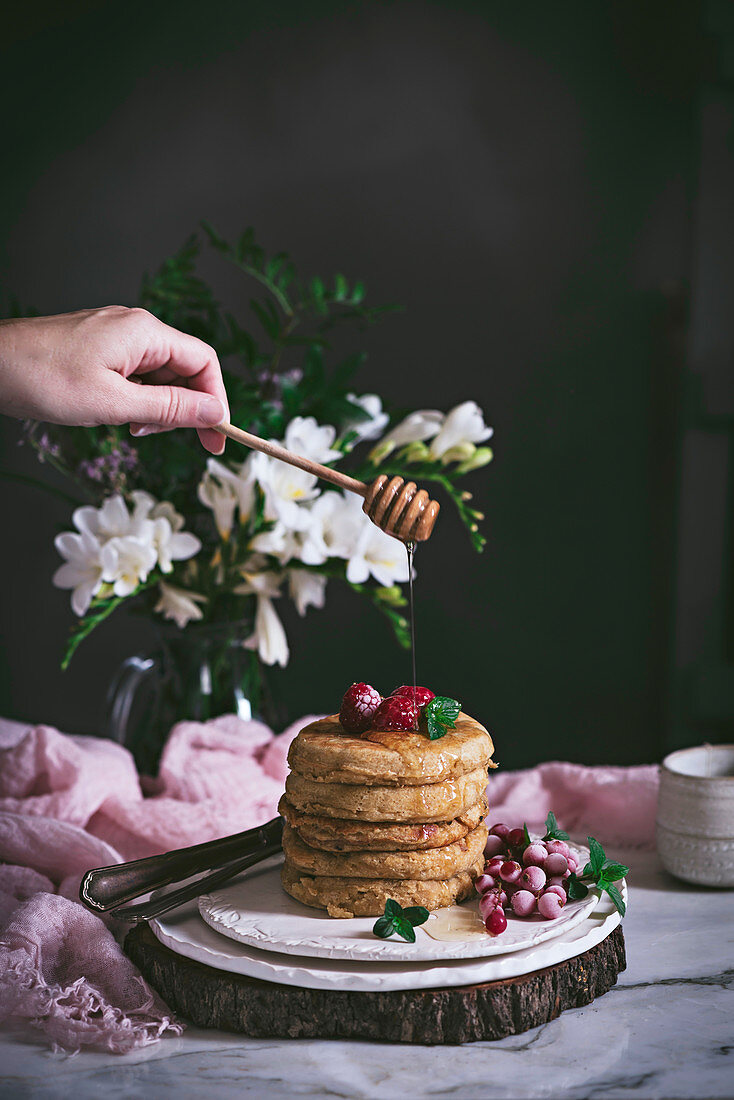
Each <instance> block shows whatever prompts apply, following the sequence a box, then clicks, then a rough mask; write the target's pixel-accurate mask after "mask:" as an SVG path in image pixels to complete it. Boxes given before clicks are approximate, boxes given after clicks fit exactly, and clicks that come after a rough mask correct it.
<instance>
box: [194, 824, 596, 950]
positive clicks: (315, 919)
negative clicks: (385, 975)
mask: <svg viewBox="0 0 734 1100" xmlns="http://www.w3.org/2000/svg"><path fill="white" fill-rule="evenodd" d="M574 848H575V849H576V851H577V852H578V855H579V862H580V864H581V865H583V863H585V862H586V860H587V858H588V850H587V849H585V848H583V847H581V846H580V845H578V846H576V845H574ZM281 862H282V857H275V859H274V860H271V861H268V863H263V864H261V865H260V867H258V868H257V869H256V870H255V871H254V872H246V873H245V874H244V875H243V876H241V877H239V878H237V879H235V880H234V882H232V883H231V884H230V885H228V886H227V887H225V888H224V889H223V890H218V891H216V893H213V894H203V895H202V896H201V897H200V898H199V912H200V913H201V916H202V917H203V919H204V920H205V921H206V923H207V924H208V925H209V926H210V927H211V928H213V929H214V930H215V931H216V932H220V933H221V934H222V935H224V936H228V937H229V938H230V939H233V940H237V941H238V942H240V943H245V944H249V945H250V946H251V947H257V948H260V949H261V950H264V951H276V952H279V953H280V954H284V955H298V956H301V957H303V956H305V957H308V958H321V959H352V960H354V961H359V962H370V961H374V962H380V963H387V962H393V963H394V962H430V961H433V960H446V959H476V958H485V957H487V956H491V955H506V954H509V953H511V952H514V951H524V950H525V949H527V948H529V947H534V946H536V945H537V944H539V943H543V942H545V941H546V940H552V939H555V938H557V937H558V936H564V935H565V934H566V933H567V932H569V931H570V930H571V929H572V928H575V926H576V925H577V924H580V923H581V921H583V920H584V919H585V918H586V917H587V916H588V915H589V913H591V911H592V910H593V909H594V906H595V905H596V902H597V896H596V894H589V896H588V897H586V898H584V899H583V900H582V901H569V902H568V903H567V904H566V906H565V907H564V909H563V911H562V913H561V915H560V917H557V918H556V919H555V920H550V921H547V920H543V919H542V918H540V917H531V918H529V919H528V918H525V919H520V918H518V917H513V916H512V915H509V914H508V918H507V929H506V931H505V932H503V933H502V935H500V936H496V937H492V936H489V935H487V934H486V933H485V932H484V931H483V930H482V928H481V924H479V922H478V921H477V929H478V934H475V935H472V936H469V937H467V938H466V939H460V940H456V939H452V940H436V939H433V938H432V937H431V936H430V935H429V934H428V932H427V931H426V927H427V926H428V927H430V924H431V922H437V921H438V920H444V921H445V919H446V915H447V914H450V913H451V911H452V910H461V911H466V909H467V908H469V907H474V908H475V909H476V908H477V907H478V899H474V900H472V901H468V902H464V903H463V905H461V906H451V907H450V909H448V910H447V909H442V910H439V911H438V913H432V914H431V916H430V917H429V921H428V922H427V926H421V927H419V928H416V942H415V943H406V942H405V941H404V940H400V939H389V940H382V939H378V938H377V937H376V936H375V935H374V934H373V932H372V927H373V925H374V923H375V918H374V917H353V918H351V919H349V920H335V919H334V918H332V917H329V916H328V915H327V914H326V913H325V912H322V911H320V910H318V909H311V908H309V907H308V906H306V905H302V904H301V903H300V902H298V901H295V900H294V899H293V898H291V897H290V896H289V895H288V894H286V893H285V891H284V890H283V887H282V886H281V883H280V864H281ZM439 914H440V916H439Z"/></svg>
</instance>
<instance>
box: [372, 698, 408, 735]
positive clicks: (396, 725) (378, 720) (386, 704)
mask: <svg viewBox="0 0 734 1100" xmlns="http://www.w3.org/2000/svg"><path fill="white" fill-rule="evenodd" d="M370 728H371V729H373V730H395V731H401V732H407V731H408V730H414V729H417V728H418V711H417V710H416V707H415V704H414V703H413V700H412V699H409V698H408V697H407V695H391V696H390V697H389V698H388V699H383V700H382V702H381V703H380V705H379V707H378V708H377V710H376V711H375V713H374V715H373V716H372V721H371V722H370Z"/></svg>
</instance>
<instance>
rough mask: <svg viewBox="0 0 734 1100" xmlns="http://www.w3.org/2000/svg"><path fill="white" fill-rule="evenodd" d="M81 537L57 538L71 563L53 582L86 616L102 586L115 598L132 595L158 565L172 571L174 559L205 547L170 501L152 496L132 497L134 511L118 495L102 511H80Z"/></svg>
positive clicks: (75, 517)
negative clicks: (69, 592)
mask: <svg viewBox="0 0 734 1100" xmlns="http://www.w3.org/2000/svg"><path fill="white" fill-rule="evenodd" d="M73 520H74V524H75V526H76V528H77V530H78V531H79V535H76V534H73V533H71V532H68V533H66V534H64V535H60V536H59V538H58V539H57V540H56V548H57V550H58V551H59V553H60V554H62V556H63V557H65V558H67V565H66V566H62V567H61V568H60V569H59V570H57V572H56V574H55V577H54V583H55V584H56V585H57V586H58V587H60V588H72V589H74V594H73V595H72V608H73V609H74V612H75V613H76V614H77V615H83V614H84V613H85V612H86V611H87V609H88V608H89V604H90V602H91V600H92V598H93V597H94V596H95V595H96V594H97V592H99V590H100V588H101V586H102V583H106V584H110V585H112V588H113V591H114V593H115V595H116V596H129V595H130V594H131V593H132V592H133V591H134V590H135V589H136V588H137V586H138V584H140V583H141V582H143V581H145V580H147V578H148V576H149V574H150V572H151V570H152V569H154V568H155V567H156V565H157V566H159V567H160V569H161V570H162V571H163V572H164V573H170V571H171V570H172V568H173V562H174V561H183V560H184V559H186V558H190V557H193V555H194V554H196V553H198V551H199V550H200V549H201V543H200V542H199V540H198V539H197V538H196V537H195V536H194V535H192V534H190V533H189V532H187V531H182V530H181V528H182V527H183V522H184V521H183V517H182V516H180V515H179V514H178V512H176V510H175V509H174V507H173V505H172V504H171V503H170V502H168V501H160V502H158V501H156V500H155V498H154V497H152V496H151V495H150V493H145V492H143V491H137V492H135V493H133V494H132V510H130V509H129V508H128V506H127V504H126V503H125V500H124V498H123V497H122V496H120V494H117V493H116V494H115V495H113V496H111V497H108V498H107V500H105V501H104V503H103V504H102V507H101V508H92V507H85V508H77V509H76V511H75V512H74V515H73Z"/></svg>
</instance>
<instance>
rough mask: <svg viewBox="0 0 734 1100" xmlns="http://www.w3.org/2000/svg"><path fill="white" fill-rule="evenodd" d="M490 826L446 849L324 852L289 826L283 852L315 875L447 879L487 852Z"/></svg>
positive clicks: (295, 867)
mask: <svg viewBox="0 0 734 1100" xmlns="http://www.w3.org/2000/svg"><path fill="white" fill-rule="evenodd" d="M486 841H487V826H486V825H479V826H478V828H476V829H474V830H473V831H472V832H471V833H469V834H468V836H464V837H462V838H461V840H455V841H454V843H453V844H447V845H446V846H445V847H443V848H428V849H425V850H424V851H420V852H324V851H322V850H321V849H320V848H309V846H308V844H304V843H303V841H302V840H301V838H300V837H299V836H298V833H296V832H294V831H293V829H291V828H290V826H288V825H286V827H285V829H284V830H283V851H284V852H285V858H286V859H287V860H288V863H289V864H290V866H291V867H293V868H294V869H295V870H298V871H305V872H307V873H308V874H311V875H322V876H323V875H331V876H334V875H336V876H338V877H340V878H390V879H447V878H452V877H453V876H454V875H457V874H459V872H460V871H468V870H469V868H470V867H472V866H473V865H474V864H475V863H476V861H477V860H478V859H479V857H480V855H482V853H483V852H484V845H485V843H486Z"/></svg>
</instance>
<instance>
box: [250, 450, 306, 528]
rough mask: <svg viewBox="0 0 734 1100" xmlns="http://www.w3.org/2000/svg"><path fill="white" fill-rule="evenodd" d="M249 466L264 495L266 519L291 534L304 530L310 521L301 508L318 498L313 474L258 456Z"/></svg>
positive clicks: (274, 459) (264, 456) (266, 456)
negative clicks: (274, 522) (282, 526)
mask: <svg viewBox="0 0 734 1100" xmlns="http://www.w3.org/2000/svg"><path fill="white" fill-rule="evenodd" d="M248 461H249V460H248ZM319 461H320V460H319ZM251 463H252V465H251V469H252V474H253V477H254V478H255V480H256V481H257V482H258V484H259V485H260V486H261V488H262V490H263V492H264V493H265V518H266V519H268V520H275V521H280V522H281V523H283V524H285V526H286V527H288V528H290V529H291V530H294V531H301V530H303V529H304V528H306V527H307V526H308V523H309V520H308V516H307V514H306V512H305V510H304V509H303V508H302V507H301V505H302V504H306V503H307V502H308V501H310V500H313V499H314V498H315V497H317V496H318V494H319V488H318V478H317V477H316V475H315V474H307V473H306V471H305V470H299V469H298V468H297V467H295V466H289V465H288V463H287V462H281V461H280V460H279V459H277V458H270V457H269V456H268V455H264V454H261V453H257V454H254V455H253V456H252V459H251Z"/></svg>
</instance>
